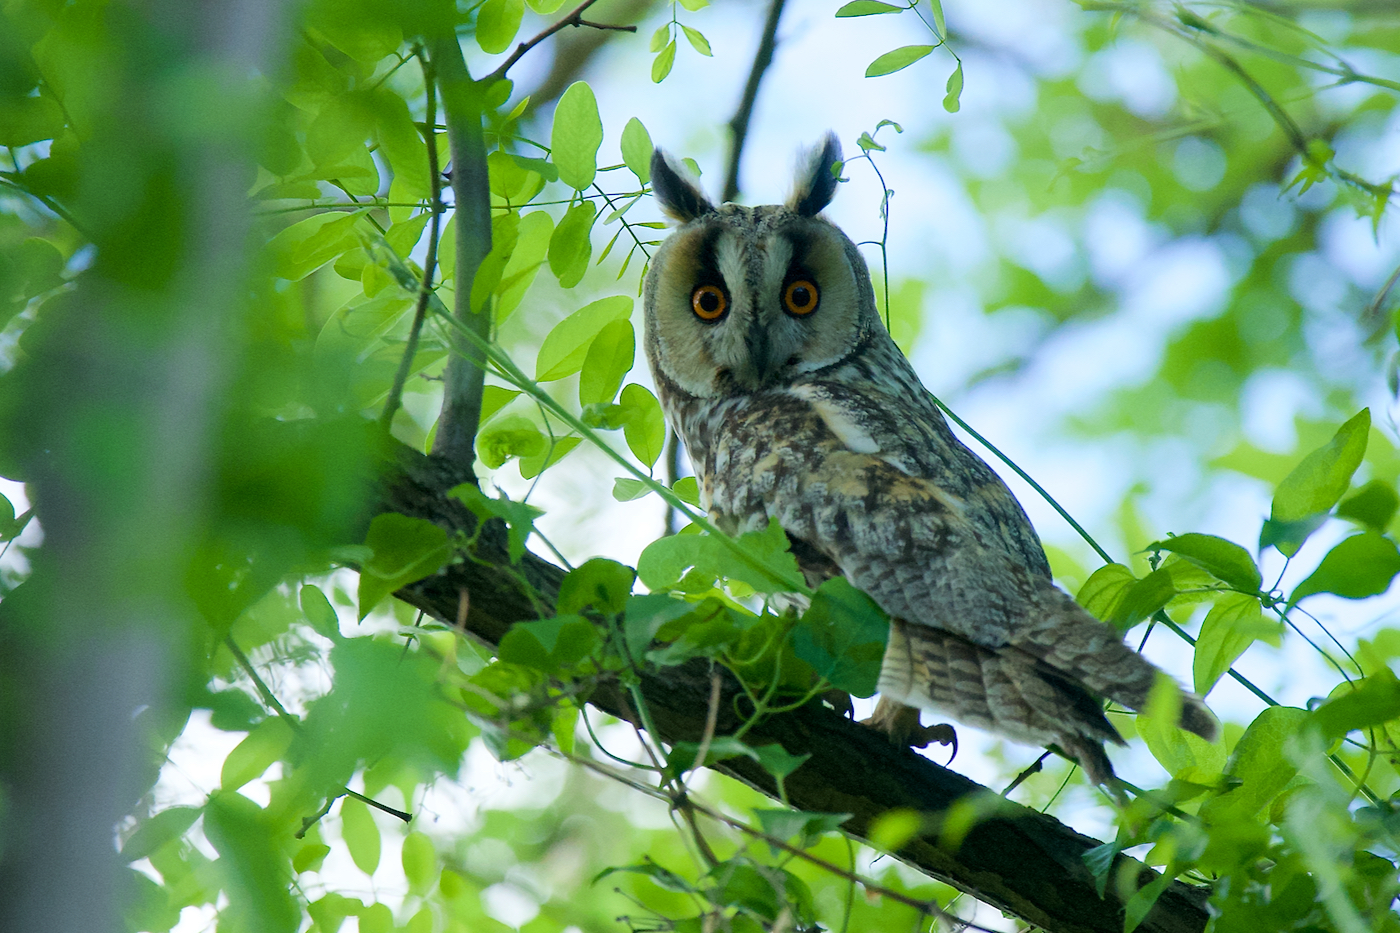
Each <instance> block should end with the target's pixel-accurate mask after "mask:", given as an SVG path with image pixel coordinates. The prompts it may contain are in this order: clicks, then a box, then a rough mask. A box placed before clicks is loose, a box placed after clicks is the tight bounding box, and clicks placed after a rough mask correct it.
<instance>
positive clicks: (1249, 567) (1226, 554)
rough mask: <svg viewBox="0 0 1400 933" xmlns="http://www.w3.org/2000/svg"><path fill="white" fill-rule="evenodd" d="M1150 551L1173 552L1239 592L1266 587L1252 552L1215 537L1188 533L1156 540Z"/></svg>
mask: <svg viewBox="0 0 1400 933" xmlns="http://www.w3.org/2000/svg"><path fill="white" fill-rule="evenodd" d="M1147 550H1149V551H1171V552H1173V553H1175V554H1180V555H1181V556H1182V557H1184V558H1186V559H1187V560H1189V561H1191V562H1192V563H1194V564H1198V565H1199V566H1201V567H1204V568H1205V569H1206V570H1208V571H1210V573H1211V574H1212V575H1213V576H1214V577H1215V578H1216V579H1218V580H1220V581H1221V582H1224V583H1228V584H1230V586H1232V587H1234V588H1235V589H1238V590H1243V591H1245V592H1249V593H1254V592H1258V590H1259V587H1260V586H1261V585H1262V584H1263V579H1262V577H1261V576H1260V575H1259V567H1258V566H1257V565H1256V564H1255V563H1254V558H1252V557H1250V556H1249V552H1248V551H1246V550H1245V549H1244V548H1242V547H1240V546H1239V545H1238V544H1235V543H1234V542H1233V541H1227V540H1225V539H1224V538H1217V537H1216V536H1215V535H1204V534H1196V533H1191V534H1184V535H1176V536H1174V537H1171V538H1164V539H1162V540H1161V541H1155V542H1153V543H1152V544H1149V545H1148V546H1147Z"/></svg>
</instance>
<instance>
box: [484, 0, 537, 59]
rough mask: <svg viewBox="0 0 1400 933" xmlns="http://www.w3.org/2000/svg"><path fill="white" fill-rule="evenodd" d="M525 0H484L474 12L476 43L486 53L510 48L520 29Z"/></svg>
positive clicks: (499, 51) (489, 53)
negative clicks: (475, 12) (477, 10)
mask: <svg viewBox="0 0 1400 933" xmlns="http://www.w3.org/2000/svg"><path fill="white" fill-rule="evenodd" d="M524 15H525V0H486V2H485V3H484V4H482V6H481V11H480V12H478V13H477V14H476V44H477V45H479V46H481V51H483V52H485V53H486V54H487V55H499V54H500V53H501V52H504V51H505V50H506V49H508V48H510V42H511V40H512V39H514V38H515V34H516V33H517V32H519V31H520V20H521V18H522V17H523V16H524Z"/></svg>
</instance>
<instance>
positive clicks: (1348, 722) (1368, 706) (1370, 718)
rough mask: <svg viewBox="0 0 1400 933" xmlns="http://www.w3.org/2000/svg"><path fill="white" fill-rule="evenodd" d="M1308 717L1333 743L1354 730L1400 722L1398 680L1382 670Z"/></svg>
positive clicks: (1335, 697) (1388, 671)
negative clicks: (1398, 719)
mask: <svg viewBox="0 0 1400 933" xmlns="http://www.w3.org/2000/svg"><path fill="white" fill-rule="evenodd" d="M1311 716H1312V722H1313V724H1315V725H1316V726H1317V727H1318V728H1319V729H1321V730H1322V734H1323V735H1325V736H1327V738H1329V739H1333V740H1335V739H1340V738H1341V737H1342V736H1344V735H1346V734H1347V733H1348V732H1351V731H1352V730H1353V729H1368V728H1370V727H1371V726H1379V725H1381V724H1382V723H1386V722H1390V721H1391V720H1392V719H1397V718H1400V680H1397V679H1396V677H1395V675H1394V674H1393V673H1391V672H1390V669H1389V668H1384V667H1383V668H1381V669H1380V670H1378V671H1376V673H1374V674H1372V675H1371V676H1370V677H1367V678H1366V679H1365V680H1363V681H1361V684H1360V686H1358V687H1355V689H1350V690H1348V689H1346V688H1342V689H1341V692H1339V695H1337V696H1334V697H1333V698H1331V699H1329V700H1328V701H1327V702H1326V703H1323V704H1322V705H1321V706H1319V707H1318V708H1317V709H1315V710H1313V712H1312V714H1311Z"/></svg>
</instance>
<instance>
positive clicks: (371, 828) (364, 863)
mask: <svg viewBox="0 0 1400 933" xmlns="http://www.w3.org/2000/svg"><path fill="white" fill-rule="evenodd" d="M340 837H341V838H342V839H344V840H345V848H347V849H349V850H350V859H351V860H352V861H353V862H354V863H355V867H356V868H358V869H359V870H360V871H362V872H364V873H365V874H367V875H373V874H374V872H375V870H376V869H377V868H379V852H380V846H381V840H380V836H379V827H378V826H377V825H376V824H375V822H374V817H373V815H371V814H370V812H369V807H367V806H366V805H365V804H364V802H363V801H361V800H359V799H358V798H355V797H343V798H341V801H340Z"/></svg>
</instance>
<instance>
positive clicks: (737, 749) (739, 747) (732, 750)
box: [666, 735, 758, 777]
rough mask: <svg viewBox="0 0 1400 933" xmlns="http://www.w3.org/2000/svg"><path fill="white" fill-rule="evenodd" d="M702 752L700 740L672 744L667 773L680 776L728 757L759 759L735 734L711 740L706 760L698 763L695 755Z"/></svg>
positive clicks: (706, 752)
mask: <svg viewBox="0 0 1400 933" xmlns="http://www.w3.org/2000/svg"><path fill="white" fill-rule="evenodd" d="M699 754H700V743H698V742H677V743H676V744H675V745H673V746H671V752H670V754H668V755H667V756H666V773H667V775H670V776H673V777H680V776H681V775H683V774H685V773H686V772H687V771H693V770H695V769H696V768H697V767H701V766H704V765H712V764H714V763H715V762H717V761H724V760H726V759H728V758H752V759H753V760H754V761H757V760H758V753H757V752H755V751H754V750H753V749H752V748H749V746H747V745H745V744H744V743H743V741H742V740H740V739H736V738H734V737H733V736H728V735H717V736H715V737H714V738H713V739H711V740H710V744H709V747H708V748H706V749H705V760H704V761H702V762H700V763H699V764H696V761H695V757H696V756H697V755H699Z"/></svg>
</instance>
